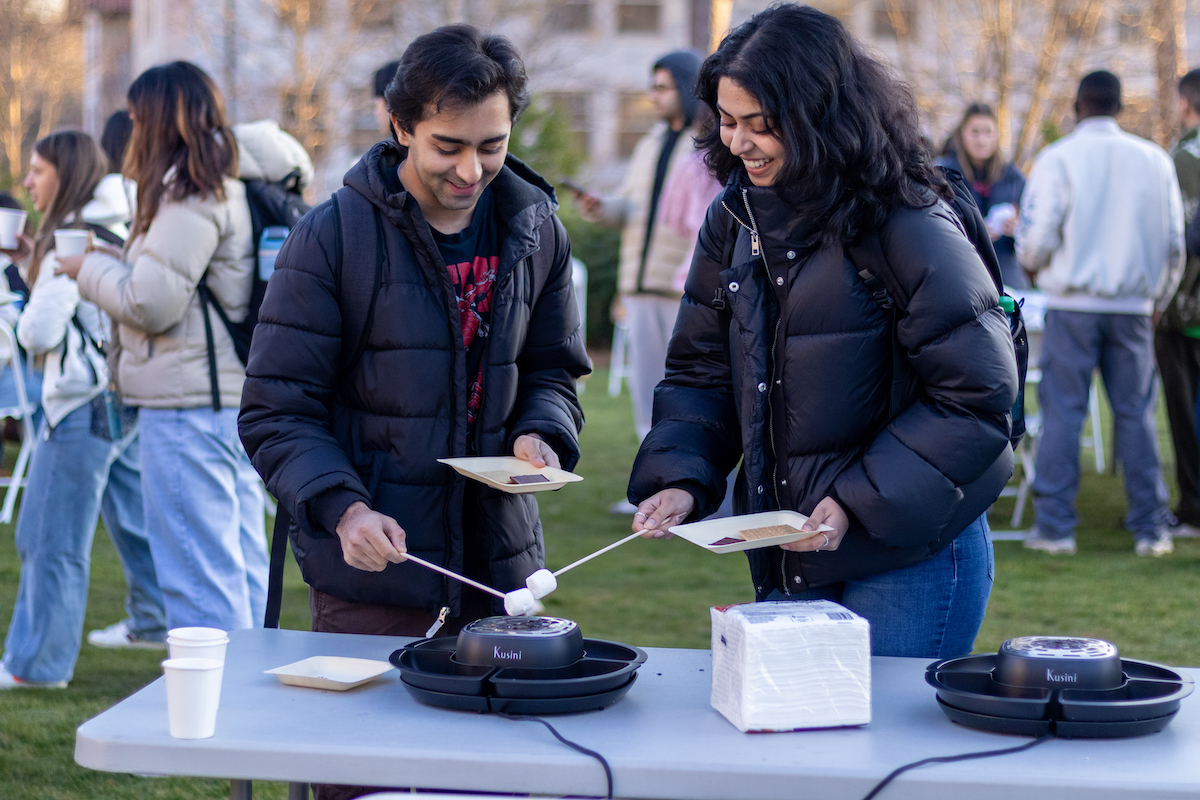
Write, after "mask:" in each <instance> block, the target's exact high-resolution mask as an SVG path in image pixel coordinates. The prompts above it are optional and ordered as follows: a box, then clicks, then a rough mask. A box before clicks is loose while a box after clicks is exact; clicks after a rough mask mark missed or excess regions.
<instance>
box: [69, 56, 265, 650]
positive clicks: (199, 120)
mask: <svg viewBox="0 0 1200 800" xmlns="http://www.w3.org/2000/svg"><path fill="white" fill-rule="evenodd" d="M127 99H128V101H129V112H130V115H131V116H132V117H133V138H132V140H131V142H130V147H129V157H128V159H127V160H126V165H125V166H126V172H127V174H128V175H129V177H131V178H134V179H135V180H136V181H137V186H138V198H137V216H136V217H135V219H134V224H133V230H132V232H131V234H130V235H131V238H130V242H129V244H128V246H127V247H126V248H125V251H124V255H123V256H122V257H120V258H117V257H115V256H113V255H111V254H108V253H103V252H91V253H88V254H87V256H86V257H74V258H70V259H60V268H61V269H62V270H63V271H64V272H65V273H66V274H69V275H74V276H76V279H77V281H78V283H79V290H80V293H81V294H82V296H83V297H84V298H85V299H87V300H90V301H92V302H93V303H95V304H96V305H97V306H99V307H100V308H101V309H102V310H103V311H105V312H106V313H107V314H108V315H109V316H110V317H112V319H113V321H114V322H115V323H116V338H115V341H114V343H113V346H114V347H115V348H116V353H115V354H112V356H110V358H114V357H115V362H116V364H117V371H116V376H115V377H116V382H117V387H118V389H119V391H120V394H121V398H122V399H123V400H124V402H125V403H127V404H129V405H132V406H136V407H137V408H138V409H139V426H140V432H141V443H142V489H143V498H144V502H145V514H146V532H147V535H148V537H149V539H150V545H151V549H152V552H153V554H154V565H155V568H156V569H157V572H158V580H159V585H160V586H161V587H162V590H163V598H164V601H165V604H166V610H167V621H168V623H169V626H170V627H172V628H174V627H181V626H193V625H198V626H207V627H213V628H220V629H222V630H233V629H236V628H248V627H253V626H255V625H261V624H262V619H263V611H264V609H265V605H266V582H267V570H268V560H267V549H266V538H265V534H264V530H263V522H264V520H263V513H264V501H263V495H262V488H261V485H260V483H259V480H258V476H257V474H256V473H255V472H254V468H253V467H252V466H251V465H250V461H249V459H248V458H247V457H246V453H245V451H244V449H243V448H242V444H241V441H240V440H239V439H238V436H237V408H238V406H239V405H240V404H241V399H242V383H243V381H244V379H245V370H244V368H243V366H242V363H241V361H240V360H239V359H238V355H237V352H236V351H235V348H234V344H233V340H232V338H231V337H230V335H229V332H228V331H227V330H226V329H225V326H223V325H222V324H221V322H220V321H219V320H218V319H217V318H216V314H215V313H213V314H206V313H205V310H204V308H203V307H202V305H201V298H200V295H201V292H200V287H201V285H202V284H203V285H204V286H205V287H207V290H208V292H209V293H210V294H211V296H212V298H213V300H214V302H215V303H216V304H218V305H219V306H220V308H221V310H222V311H223V312H224V313H225V314H226V315H227V316H228V317H229V318H230V319H232V320H235V321H240V320H241V319H242V318H244V317H245V315H246V313H247V308H248V304H249V298H250V289H251V286H252V284H253V272H254V268H255V262H254V242H253V241H252V232H251V231H252V227H251V220H250V210H249V208H248V206H247V203H246V191H245V188H244V186H243V184H242V182H241V181H239V180H238V179H237V177H236V176H237V174H238V150H237V143H236V141H235V139H234V134H233V131H232V130H230V128H229V126H228V125H227V124H226V122H225V113H224V109H223V104H222V100H221V96H220V94H219V92H218V91H217V88H216V86H215V85H214V84H213V82H212V80H211V79H210V78H209V77H208V75H206V74H205V73H204V72H203V71H202V70H201V69H200V68H198V67H196V66H195V65H193V64H190V63H187V62H184V61H176V62H173V63H170V64H164V65H162V66H157V67H152V68H150V69H148V70H146V71H145V72H143V73H142V74H141V75H140V76H139V77H138V78H137V80H135V81H134V82H133V85H132V86H130V88H129V92H128V98H127ZM211 308H212V306H211V304H210V305H209V309H210V310H211ZM206 333H208V334H210V335H206ZM210 338H211V340H212V342H213V347H212V353H213V358H212V360H211V361H210V359H209V352H210V350H209V345H208V341H209V339H210ZM210 365H211V369H210ZM214 383H215V385H216V391H215V392H214V390H213V385H214ZM214 394H215V396H216V398H217V399H218V400H219V401H220V404H221V408H220V410H217V409H215V408H214V407H213V406H214Z"/></svg>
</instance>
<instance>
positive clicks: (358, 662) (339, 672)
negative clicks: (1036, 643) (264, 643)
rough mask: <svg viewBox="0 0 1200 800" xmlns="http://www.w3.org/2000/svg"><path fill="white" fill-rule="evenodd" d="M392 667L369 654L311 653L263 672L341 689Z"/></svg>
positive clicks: (316, 686) (289, 682)
mask: <svg viewBox="0 0 1200 800" xmlns="http://www.w3.org/2000/svg"><path fill="white" fill-rule="evenodd" d="M391 668H392V666H391V664H389V663H388V662H386V661H374V660H372V659H369V658H344V657H342V656H313V657H311V658H306V659H304V660H303V661H297V662H296V663H294V664H288V665H286V666H283V667H276V668H275V669H269V670H266V673H267V674H268V675H274V676H275V677H276V678H279V680H280V681H282V682H283V683H286V684H287V685H289V686H307V687H309V688H311V689H331V690H333V691H335V692H344V691H346V690H347V689H353V688H354V687H355V686H362V685H363V684H364V683H367V682H369V681H373V680H375V679H376V678H378V677H379V676H380V675H382V674H384V673H385V672H387V671H389V670H390V669H391Z"/></svg>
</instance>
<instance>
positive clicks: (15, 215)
mask: <svg viewBox="0 0 1200 800" xmlns="http://www.w3.org/2000/svg"><path fill="white" fill-rule="evenodd" d="M23 230H25V212H24V211H18V210H16V209H15V208H0V248H3V249H4V250H16V249H17V234H18V233H20V232H21V231H23Z"/></svg>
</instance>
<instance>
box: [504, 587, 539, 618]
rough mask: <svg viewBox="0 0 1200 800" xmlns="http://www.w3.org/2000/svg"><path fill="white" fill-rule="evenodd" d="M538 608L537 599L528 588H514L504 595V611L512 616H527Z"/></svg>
mask: <svg viewBox="0 0 1200 800" xmlns="http://www.w3.org/2000/svg"><path fill="white" fill-rule="evenodd" d="M536 610H537V600H535V599H534V597H533V592H531V591H529V590H528V589H514V590H513V591H511V592H509V593H508V594H506V595H504V613H505V614H508V615H509V616H510V617H527V616H529V615H530V614H532V613H534V612H535V611H536Z"/></svg>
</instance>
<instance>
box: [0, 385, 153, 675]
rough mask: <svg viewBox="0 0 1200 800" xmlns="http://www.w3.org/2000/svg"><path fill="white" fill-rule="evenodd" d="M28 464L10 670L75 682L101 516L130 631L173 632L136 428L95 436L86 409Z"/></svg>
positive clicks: (48, 435) (45, 439)
mask: <svg viewBox="0 0 1200 800" xmlns="http://www.w3.org/2000/svg"><path fill="white" fill-rule="evenodd" d="M39 439H40V441H39V442H38V445H37V447H36V448H35V449H34V451H33V456H32V457H31V459H30V462H29V473H28V483H27V484H26V486H25V495H24V500H23V501H22V504H21V513H20V516H19V517H18V518H17V528H16V545H17V555H18V556H19V557H20V559H21V581H20V586H19V587H18V589H17V601H16V605H15V606H14V607H13V616H12V623H11V624H10V625H9V628H8V638H7V639H6V640H5V643H4V651H5V652H4V667H5V669H7V670H8V671H9V672H10V673H11V674H13V675H16V676H17V677H19V678H23V679H25V680H28V681H33V682H35V683H53V682H57V681H66V680H70V679H71V676H72V673H73V672H74V669H75V659H76V657H77V656H78V655H79V643H80V638H81V636H82V633H83V617H84V609H85V608H86V607H87V592H88V571H89V566H90V563H91V552H92V537H93V536H94V535H95V533H96V519H97V516H102V517H103V518H104V527H105V528H107V529H108V534H109V536H110V537H111V538H112V540H113V544H114V545H115V546H116V548H117V552H118V553H119V554H120V556H121V565H122V567H123V568H124V570H125V580H126V582H127V583H128V585H129V594H128V596H127V598H126V602H125V608H126V610H127V611H128V613H129V617H130V621H129V623H128V624H129V629H130V630H131V631H132V632H133V633H134V634H136V635H137V636H139V637H141V638H144V639H159V640H161V639H163V638H164V637H165V636H166V615H165V614H164V612H163V601H162V594H161V593H160V592H159V590H158V581H157V579H156V577H155V573H154V562H153V560H152V559H151V557H150V546H149V543H148V542H147V541H146V534H145V530H144V526H143V522H142V486H141V479H140V475H139V473H140V468H139V464H138V460H139V459H138V438H137V431H136V430H135V431H133V432H131V433H130V434H129V435H127V436H126V437H125V438H124V439H122V440H120V441H117V442H109V441H105V440H104V439H102V438H100V437H98V436H94V435H93V434H92V433H91V407H90V405H84V406H82V407H81V408H77V409H75V411H72V412H71V413H70V414H68V415H67V416H66V417H65V418H64V419H63V420H62V421H61V422H59V424H58V425H57V426H56V427H54V428H53V429H50V427H49V425H48V424H47V423H46V422H43V423H42V434H41V436H40V437H39Z"/></svg>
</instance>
